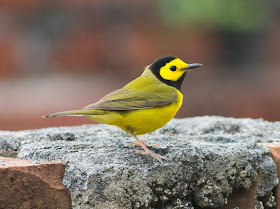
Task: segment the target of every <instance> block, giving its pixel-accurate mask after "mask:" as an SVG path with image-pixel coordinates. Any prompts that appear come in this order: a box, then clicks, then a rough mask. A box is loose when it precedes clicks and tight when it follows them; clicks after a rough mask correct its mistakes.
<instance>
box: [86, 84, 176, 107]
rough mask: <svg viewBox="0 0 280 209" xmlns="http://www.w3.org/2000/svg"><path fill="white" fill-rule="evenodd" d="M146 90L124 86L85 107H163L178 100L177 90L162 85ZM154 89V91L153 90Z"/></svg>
mask: <svg viewBox="0 0 280 209" xmlns="http://www.w3.org/2000/svg"><path fill="white" fill-rule="evenodd" d="M145 89H147V90H145V91H143V90H142V91H138V90H132V89H128V88H122V89H119V90H116V91H113V92H112V93H110V94H108V95H106V96H105V97H103V98H102V99H101V100H100V101H99V102H96V103H94V104H91V105H88V106H86V107H85V109H100V110H137V109H148V108H154V107H162V106H167V105H169V104H172V103H173V102H175V101H176V100H177V92H176V91H175V90H174V89H172V88H164V92H163V89H162V87H161V86H158V87H155V86H153V88H145ZM151 90H152V92H151Z"/></svg>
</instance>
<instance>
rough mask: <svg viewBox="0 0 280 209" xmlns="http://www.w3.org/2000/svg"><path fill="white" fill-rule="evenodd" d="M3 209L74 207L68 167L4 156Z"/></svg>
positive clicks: (1, 172) (1, 166) (0, 173)
mask: <svg viewBox="0 0 280 209" xmlns="http://www.w3.org/2000/svg"><path fill="white" fill-rule="evenodd" d="M0 160H1V161H0V191H1V196H0V208H22V209H25V208H26V209H27V208H63V209H68V208H71V198H70V193H69V191H68V190H67V189H66V187H65V186H64V185H63V184H62V178H63V175H64V169H65V164H64V163H58V162H46V163H41V164H34V163H32V162H31V161H28V160H20V159H15V158H4V157H0Z"/></svg>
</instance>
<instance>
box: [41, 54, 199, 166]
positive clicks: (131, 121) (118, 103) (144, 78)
mask: <svg viewBox="0 0 280 209" xmlns="http://www.w3.org/2000/svg"><path fill="white" fill-rule="evenodd" d="M200 66H201V64H198V63H194V64H187V63H185V62H183V61H182V60H180V59H179V58H176V57H172V56H166V57H161V58H159V59H157V60H155V61H154V62H153V63H152V64H151V65H149V66H148V67H146V69H145V70H144V72H143V73H142V75H141V76H140V77H138V78H136V79H135V80H133V81H131V82H130V83H128V84H127V85H125V86H124V87H123V88H121V89H118V90H116V91H113V92H111V93H109V94H107V95H106V96H104V97H103V98H101V99H100V100H99V101H98V102H96V103H93V104H90V105H88V106H86V107H84V109H81V110H71V111H64V112H58V113H52V114H49V115H45V116H43V117H46V118H51V117H58V116H84V117H86V118H88V119H90V120H93V121H96V122H99V123H104V124H109V125H114V126H117V127H118V128H120V129H122V130H124V131H125V132H126V133H127V134H129V135H130V136H132V137H133V138H135V139H136V140H137V143H133V144H134V145H135V146H141V147H142V148H143V149H144V151H145V152H141V151H136V152H137V153H139V154H145V155H149V156H151V157H154V158H156V159H157V160H159V161H161V159H165V160H167V159H166V158H165V157H163V156H161V155H158V154H155V153H153V152H151V151H150V150H149V149H148V148H147V147H149V145H147V144H146V143H145V142H144V141H142V140H141V139H139V138H138V137H137V136H136V135H141V134H146V133H150V132H153V131H155V130H157V129H158V128H161V127H162V126H163V125H165V124H166V123H168V122H169V121H170V120H171V119H172V118H173V117H174V116H175V114H176V113H177V111H178V110H179V108H180V107H181V105H182V101H183V95H182V93H181V85H182V82H183V80H184V78H185V75H186V74H187V72H188V71H189V70H190V69H193V68H197V67H200Z"/></svg>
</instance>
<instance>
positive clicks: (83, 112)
mask: <svg viewBox="0 0 280 209" xmlns="http://www.w3.org/2000/svg"><path fill="white" fill-rule="evenodd" d="M99 114H100V113H99ZM99 114H98V112H97V111H92V110H70V111H63V112H56V113H51V114H48V115H44V116H42V117H43V118H53V117H60V116H84V115H99Z"/></svg>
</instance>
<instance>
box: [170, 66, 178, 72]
mask: <svg viewBox="0 0 280 209" xmlns="http://www.w3.org/2000/svg"><path fill="white" fill-rule="evenodd" d="M169 69H170V70H171V71H176V70H177V68H176V66H171V67H170V68H169Z"/></svg>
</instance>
